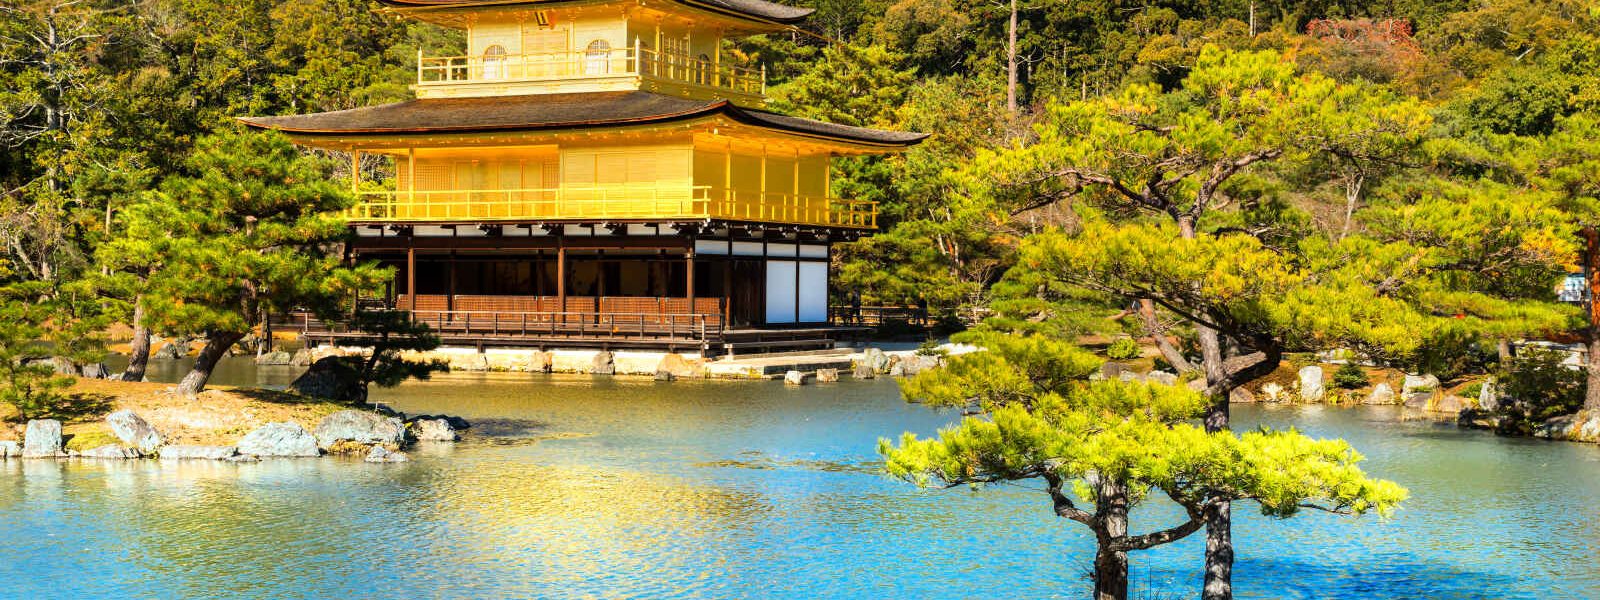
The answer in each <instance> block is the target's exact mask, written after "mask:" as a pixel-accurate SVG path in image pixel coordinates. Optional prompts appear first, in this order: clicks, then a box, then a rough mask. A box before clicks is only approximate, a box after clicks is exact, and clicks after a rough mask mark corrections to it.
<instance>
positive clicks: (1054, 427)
mask: <svg viewBox="0 0 1600 600" xmlns="http://www.w3.org/2000/svg"><path fill="white" fill-rule="evenodd" d="M962 341H966V342H969V343H974V344H977V345H979V346H981V347H983V348H986V350H985V351H981V352H976V353H972V354H966V355H962V356H957V357H953V358H951V359H950V360H949V362H948V365H947V366H946V367H944V368H941V369H936V370H933V371H928V372H925V373H921V374H918V375H917V376H915V377H913V378H911V379H909V380H905V381H903V382H902V384H901V389H902V391H903V393H904V394H905V397H906V398H907V399H908V400H911V401H916V402H921V403H924V404H927V405H928V406H930V407H934V408H954V409H961V410H963V411H965V412H967V413H977V414H980V415H981V416H969V417H966V418H964V419H962V420H961V421H960V423H958V424H956V425H953V426H951V427H948V428H946V429H943V430H941V431H940V432H939V433H938V435H936V436H935V437H932V438H919V437H918V436H916V435H913V434H910V433H907V434H905V435H903V436H902V437H901V438H900V439H899V440H887V439H885V440H881V441H880V442H879V452H880V453H882V454H883V456H884V459H885V469H886V470H887V471H888V473H889V474H890V475H892V476H894V477H897V478H901V479H904V480H907V481H910V482H912V483H915V484H917V485H920V486H941V487H942V486H954V485H974V486H983V485H987V484H998V483H1002V482H1008V481H1017V480H1028V479H1042V480H1043V481H1044V482H1045V486H1046V487H1045V491H1046V493H1048V494H1049V496H1050V501H1051V504H1052V507H1053V510H1054V512H1055V513H1056V514H1057V515H1058V516H1061V517H1064V518H1067V519H1071V520H1073V521H1076V522H1079V523H1081V524H1083V525H1085V526H1087V527H1089V528H1090V529H1091V530H1093V531H1094V533H1095V535H1096V539H1097V540H1098V542H1097V543H1098V545H1099V551H1098V553H1097V557H1096V568H1095V572H1096V581H1095V585H1096V589H1097V591H1100V592H1102V593H1105V592H1106V591H1107V590H1110V591H1112V592H1113V593H1111V596H1115V595H1116V594H1115V593H1114V591H1115V590H1118V589H1121V590H1124V592H1123V593H1124V594H1125V593H1126V592H1125V589H1126V578H1127V556H1126V554H1127V552H1129V551H1133V550H1141V549H1145V548H1149V547H1152V546H1155V545H1160V544H1164V543H1168V542H1171V541H1175V540H1177V539H1181V538H1182V537H1184V536H1187V535H1188V534H1190V533H1192V532H1194V531H1196V530H1198V529H1199V528H1200V525H1201V522H1202V515H1204V514H1205V513H1206V511H1207V510H1209V508H1210V507H1211V506H1212V505H1214V504H1215V503H1217V502H1221V501H1226V500H1230V499H1249V500H1251V501H1253V502H1255V503H1257V505H1258V506H1259V509H1260V511H1261V513H1262V514H1264V515H1268V516H1273V517H1290V516H1293V515H1295V514H1297V513H1299V512H1300V511H1301V510H1303V509H1305V508H1308V507H1315V508H1321V509H1325V510H1330V511H1334V512H1349V513H1358V514H1359V513H1365V512H1376V513H1379V514H1388V513H1389V512H1390V511H1392V510H1393V509H1394V508H1395V507H1396V506H1398V504H1399V503H1400V502H1401V501H1402V500H1404V499H1405V497H1406V491H1405V490H1404V489H1403V488H1401V487H1400V486H1398V485H1396V484H1394V483H1392V482H1389V481H1384V480H1378V479H1372V478H1369V477H1367V476H1366V475H1365V474H1364V473H1363V472H1362V471H1361V469H1360V468H1359V467H1358V463H1359V462H1360V461H1361V460H1362V457H1361V455H1360V454H1359V453H1357V452H1356V451H1355V450H1354V449H1352V448H1351V447H1350V446H1349V444H1347V443H1345V442H1343V441H1341V440H1319V439H1313V438H1310V437H1308V436H1305V435H1303V434H1301V433H1299V432H1296V431H1293V430H1286V431H1279V430H1269V429H1260V430H1256V431H1251V432H1248V433H1245V434H1243V435H1238V434H1234V433H1232V432H1229V431H1226V430H1224V431H1216V432H1208V431H1206V429H1205V428H1204V427H1202V426H1201V425H1199V424H1198V419H1199V417H1200V416H1201V415H1202V414H1203V413H1204V411H1205V408H1206V406H1207V405H1208V404H1209V401H1208V399H1207V398H1206V397H1205V396H1204V395H1203V394H1200V393H1197V392H1194V391H1192V390H1190V389H1188V388H1187V387H1185V386H1165V385H1159V384H1148V383H1142V382H1125V381H1118V380H1093V379H1092V378H1091V375H1093V374H1094V373H1096V372H1097V371H1098V368H1099V364H1100V360H1099V359H1098V358H1096V357H1095V356H1094V355H1092V354H1090V353H1089V352H1087V351H1085V350H1082V349H1080V348H1077V347H1075V346H1073V345H1071V344H1068V343H1066V342H1062V341H1059V340H1055V339H1050V338H1045V337H1040V336H1020V335H1006V334H997V333H983V334H967V335H965V336H964V338H963V340H962ZM1156 494H1159V495H1164V496H1166V497H1167V498H1168V499H1170V500H1171V501H1173V502H1176V503H1177V504H1179V505H1180V506H1183V507H1184V508H1185V510H1186V512H1187V514H1188V515H1189V518H1188V520H1187V521H1184V522H1181V523H1175V524H1167V525H1166V527H1165V528H1161V529H1156V530H1154V532H1152V533H1147V534H1140V535H1132V534H1129V533H1128V531H1129V523H1128V521H1129V511H1130V510H1131V509H1132V508H1134V507H1136V506H1137V505H1139V504H1140V503H1142V502H1143V501H1145V500H1147V499H1148V498H1149V497H1151V496H1152V495H1156ZM1139 529H1141V530H1145V529H1150V528H1149V527H1140V528H1139ZM1102 597H1104V596H1102Z"/></svg>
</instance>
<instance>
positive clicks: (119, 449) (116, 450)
mask: <svg viewBox="0 0 1600 600" xmlns="http://www.w3.org/2000/svg"><path fill="white" fill-rule="evenodd" d="M78 456H79V457H81V458H111V459H118V460H123V459H129V458H139V457H140V456H143V455H142V454H140V453H139V451H138V450H135V449H133V448H128V447H124V446H122V445H119V444H106V445H104V446H101V447H99V448H92V449H89V450H84V451H83V452H79V453H78Z"/></svg>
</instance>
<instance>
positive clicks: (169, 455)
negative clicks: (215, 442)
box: [161, 446, 239, 460]
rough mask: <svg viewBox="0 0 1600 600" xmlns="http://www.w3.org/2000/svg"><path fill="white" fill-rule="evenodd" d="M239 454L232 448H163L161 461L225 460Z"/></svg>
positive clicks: (237, 450)
mask: <svg viewBox="0 0 1600 600" xmlns="http://www.w3.org/2000/svg"><path fill="white" fill-rule="evenodd" d="M237 454H239V449H238V448H236V447H234V446H163V447H162V448H161V459H162V460H191V459H192V460H227V459H230V458H233V457H234V456H235V455H237Z"/></svg>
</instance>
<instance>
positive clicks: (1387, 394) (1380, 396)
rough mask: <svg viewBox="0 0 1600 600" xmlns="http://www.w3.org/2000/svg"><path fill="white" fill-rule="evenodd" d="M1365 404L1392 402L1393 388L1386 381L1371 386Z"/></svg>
mask: <svg viewBox="0 0 1600 600" xmlns="http://www.w3.org/2000/svg"><path fill="white" fill-rule="evenodd" d="M1367 404H1394V388H1391V387H1389V384H1387V383H1380V384H1378V385H1376V386H1373V388H1372V393H1371V394H1367Z"/></svg>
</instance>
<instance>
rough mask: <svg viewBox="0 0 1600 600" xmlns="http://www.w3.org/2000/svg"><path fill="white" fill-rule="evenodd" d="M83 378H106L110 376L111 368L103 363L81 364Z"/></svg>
mask: <svg viewBox="0 0 1600 600" xmlns="http://www.w3.org/2000/svg"><path fill="white" fill-rule="evenodd" d="M83 376H84V378H85V379H106V378H108V377H110V376H111V368H110V367H107V366H106V364H105V363H89V364H87V365H84V366H83Z"/></svg>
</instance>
